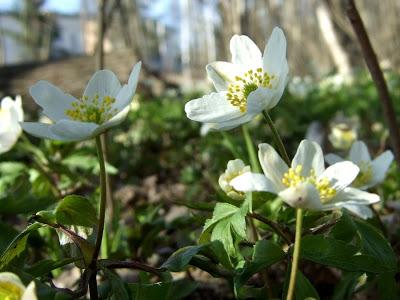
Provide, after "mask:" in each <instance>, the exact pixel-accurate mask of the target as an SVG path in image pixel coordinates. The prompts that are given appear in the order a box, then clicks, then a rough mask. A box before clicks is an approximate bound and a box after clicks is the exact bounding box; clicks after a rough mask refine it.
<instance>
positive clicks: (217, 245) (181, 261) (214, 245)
mask: <svg viewBox="0 0 400 300" xmlns="http://www.w3.org/2000/svg"><path fill="white" fill-rule="evenodd" d="M197 254H204V255H205V256H206V257H212V258H213V259H215V260H216V261H217V263H218V262H220V263H221V264H222V265H223V266H224V267H226V268H228V269H230V268H232V264H231V262H230V260H229V256H228V255H227V254H226V251H225V249H224V247H223V245H222V243H221V242H219V241H214V242H211V243H209V244H204V245H198V246H187V247H184V248H181V249H179V250H177V251H175V252H174V253H173V254H172V255H171V256H170V257H169V258H168V259H167V261H166V262H164V263H163V264H162V266H161V268H166V269H168V270H169V271H171V272H180V271H184V270H185V269H186V267H187V266H188V265H189V264H190V260H191V259H192V258H193V257H194V256H195V255H197Z"/></svg>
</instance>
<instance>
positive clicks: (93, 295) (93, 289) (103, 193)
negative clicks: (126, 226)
mask: <svg viewBox="0 0 400 300" xmlns="http://www.w3.org/2000/svg"><path fill="white" fill-rule="evenodd" d="M96 148H97V156H98V159H99V164H100V213H99V225H98V226H97V235H96V244H95V246H94V251H93V256H92V261H91V263H90V266H89V268H90V269H92V270H94V272H93V274H92V275H91V278H90V279H89V290H90V299H97V298H98V296H97V283H96V270H97V266H96V264H97V257H98V256H99V252H100V248H101V242H102V240H103V231H104V221H105V215H106V199H107V179H106V178H107V177H106V167H105V162H104V153H103V148H102V145H101V138H100V136H97V137H96Z"/></svg>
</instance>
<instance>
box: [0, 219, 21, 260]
mask: <svg viewBox="0 0 400 300" xmlns="http://www.w3.org/2000/svg"><path fill="white" fill-rule="evenodd" d="M0 232H1V234H0V253H3V251H4V250H5V249H6V248H7V246H8V245H9V244H10V243H11V241H12V240H13V238H14V237H15V236H16V235H17V234H18V231H16V230H15V229H14V228H13V227H12V226H10V225H8V224H5V223H2V222H0Z"/></svg>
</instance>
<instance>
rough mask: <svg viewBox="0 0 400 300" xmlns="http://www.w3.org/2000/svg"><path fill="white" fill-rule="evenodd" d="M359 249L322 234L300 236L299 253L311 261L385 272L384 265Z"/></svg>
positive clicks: (372, 271)
mask: <svg viewBox="0 0 400 300" xmlns="http://www.w3.org/2000/svg"><path fill="white" fill-rule="evenodd" d="M358 252H359V249H358V248H357V247H355V246H353V245H349V244H347V243H345V242H343V241H341V240H335V239H332V238H329V237H324V236H323V235H312V236H311V235H308V236H305V237H303V238H302V241H301V251H300V255H301V257H302V258H304V259H308V260H311V261H313V262H316V263H319V264H322V265H326V266H331V267H336V268H339V269H342V270H347V271H353V272H358V271H360V272H371V273H381V272H385V271H386V269H385V267H384V266H382V265H380V264H379V261H378V260H377V259H376V258H375V257H373V256H371V255H365V254H359V253H358Z"/></svg>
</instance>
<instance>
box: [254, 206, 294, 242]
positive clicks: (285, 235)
mask: <svg viewBox="0 0 400 300" xmlns="http://www.w3.org/2000/svg"><path fill="white" fill-rule="evenodd" d="M247 215H248V216H249V217H251V218H253V219H256V220H258V221H260V222H263V223H264V224H267V225H268V226H269V227H271V228H272V229H273V230H274V231H275V232H276V233H277V234H278V235H280V236H281V237H282V238H283V239H284V240H285V241H286V242H287V243H288V244H289V245H290V244H291V243H292V241H293V237H292V234H291V233H290V232H288V231H287V230H285V229H283V228H281V226H280V225H279V224H278V223H275V222H274V221H271V220H268V219H267V218H264V217H263V216H261V215H259V214H257V213H249V214H247ZM285 231H286V232H285Z"/></svg>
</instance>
